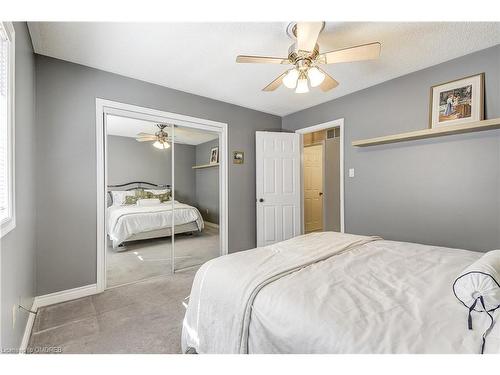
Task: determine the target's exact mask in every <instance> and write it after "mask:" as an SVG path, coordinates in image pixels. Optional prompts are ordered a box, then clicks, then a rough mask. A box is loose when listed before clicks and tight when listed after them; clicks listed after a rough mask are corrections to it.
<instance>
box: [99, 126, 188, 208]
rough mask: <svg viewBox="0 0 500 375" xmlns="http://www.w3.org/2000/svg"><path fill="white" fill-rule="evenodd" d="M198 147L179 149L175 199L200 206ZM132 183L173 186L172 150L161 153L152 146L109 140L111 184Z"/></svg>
mask: <svg viewBox="0 0 500 375" xmlns="http://www.w3.org/2000/svg"><path fill="white" fill-rule="evenodd" d="M194 164H195V146H191V145H184V144H178V143H177V144H176V145H175V199H176V200H178V201H181V202H183V203H187V204H194V203H195V202H196V189H195V183H196V182H195V173H194V170H193V168H192V167H193V165H194ZM132 181H146V182H151V183H155V184H169V185H171V184H172V148H168V149H166V150H158V149H156V148H154V147H153V146H152V144H151V142H137V141H136V140H135V139H133V138H128V137H119V136H113V135H110V136H108V184H109V185H117V184H123V183H126V182H132Z"/></svg>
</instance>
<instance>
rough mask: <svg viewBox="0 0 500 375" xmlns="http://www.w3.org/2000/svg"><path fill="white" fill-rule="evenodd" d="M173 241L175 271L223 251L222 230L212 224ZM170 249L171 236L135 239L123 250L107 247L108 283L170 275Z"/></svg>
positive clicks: (120, 283) (213, 256)
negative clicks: (220, 238)
mask: <svg viewBox="0 0 500 375" xmlns="http://www.w3.org/2000/svg"><path fill="white" fill-rule="evenodd" d="M174 242H175V269H176V270H182V269H185V268H189V267H193V266H198V265H200V264H203V263H205V262H206V261H208V260H210V259H213V258H215V257H217V256H219V254H220V244H219V230H218V228H215V227H212V226H208V225H207V226H205V229H204V230H203V231H202V232H198V233H193V234H192V235H187V234H177V235H175V240H174ZM171 251H172V242H171V239H170V237H167V238H157V239H151V240H142V241H132V242H129V243H126V248H125V251H120V252H116V251H115V250H113V249H112V248H111V247H108V250H107V258H106V267H107V271H106V278H107V286H108V287H113V286H117V285H123V284H127V283H131V282H136V281H140V280H145V279H149V278H152V277H156V276H164V275H169V274H171V273H172V271H171V268H172V267H171V255H170V254H171Z"/></svg>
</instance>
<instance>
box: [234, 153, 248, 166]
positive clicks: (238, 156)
mask: <svg viewBox="0 0 500 375" xmlns="http://www.w3.org/2000/svg"><path fill="white" fill-rule="evenodd" d="M244 160H245V154H244V153H243V151H233V164H243V161H244Z"/></svg>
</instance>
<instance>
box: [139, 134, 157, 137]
mask: <svg viewBox="0 0 500 375" xmlns="http://www.w3.org/2000/svg"><path fill="white" fill-rule="evenodd" d="M136 137H155V135H154V134H151V133H137V134H136Z"/></svg>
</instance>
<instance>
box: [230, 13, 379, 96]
mask: <svg viewBox="0 0 500 375" xmlns="http://www.w3.org/2000/svg"><path fill="white" fill-rule="evenodd" d="M324 28H325V23H324V22H292V23H290V24H289V25H288V27H287V34H288V35H289V36H290V37H291V38H292V39H294V40H295V42H294V43H293V44H292V45H291V46H290V48H289V49H288V57H267V56H248V55H238V56H237V57H236V62H237V63H257V64H282V65H294V66H293V67H292V68H291V69H289V70H287V71H286V72H284V73H283V74H281V75H280V76H279V77H278V78H276V79H275V80H274V81H272V82H271V83H270V84H268V85H267V86H266V87H264V88H263V89H262V91H274V90H276V89H277V88H278V87H279V86H280V85H281V84H282V83H283V84H284V85H285V86H286V87H288V88H290V89H295V92H296V93H298V94H301V93H306V92H309V85H310V86H311V87H317V86H319V87H320V88H321V90H323V91H328V90H331V89H333V88H335V87H337V86H338V84H339V83H338V82H337V81H336V80H335V79H333V77H331V76H330V75H328V73H326V72H325V71H324V70H323V69H321V68H320V67H319V65H322V64H335V63H343V62H351V61H361V60H373V59H377V58H378V57H379V55H380V47H381V44H380V43H379V42H374V43H369V44H362V45H359V46H354V47H348V48H343V49H338V50H335V51H330V52H324V53H319V45H318V43H317V40H318V36H319V34H320V33H321V32H322V31H323V29H324Z"/></svg>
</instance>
